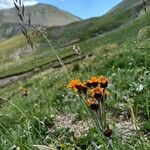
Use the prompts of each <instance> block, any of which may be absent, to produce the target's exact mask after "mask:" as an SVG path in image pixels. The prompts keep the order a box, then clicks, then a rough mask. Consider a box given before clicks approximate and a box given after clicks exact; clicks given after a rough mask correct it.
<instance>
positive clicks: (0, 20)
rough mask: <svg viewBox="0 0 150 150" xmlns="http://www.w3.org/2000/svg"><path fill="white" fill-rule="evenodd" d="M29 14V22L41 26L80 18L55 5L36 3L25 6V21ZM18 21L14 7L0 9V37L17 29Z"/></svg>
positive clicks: (69, 21)
mask: <svg viewBox="0 0 150 150" xmlns="http://www.w3.org/2000/svg"><path fill="white" fill-rule="evenodd" d="M30 14H31V24H33V25H41V26H48V27H51V26H62V25H67V24H69V23H72V22H76V21H79V20H80V18H78V17H76V16H73V15H72V14H69V13H67V12H65V11H63V10H60V9H58V8H57V7H54V6H51V5H46V4H37V5H33V6H28V7H26V8H25V23H27V24H28V18H29V15H30ZM18 22H19V19H18V16H17V14H16V10H15V8H11V9H6V10H0V29H1V31H0V37H4V36H6V37H9V36H12V35H14V34H15V33H16V32H17V31H18V26H17V27H16V23H18Z"/></svg>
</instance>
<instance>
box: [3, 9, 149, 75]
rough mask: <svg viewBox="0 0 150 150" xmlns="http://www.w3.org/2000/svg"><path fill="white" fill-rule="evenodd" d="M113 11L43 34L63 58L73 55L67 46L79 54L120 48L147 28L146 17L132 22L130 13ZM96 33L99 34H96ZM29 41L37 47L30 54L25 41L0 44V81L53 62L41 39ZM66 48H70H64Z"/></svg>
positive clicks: (17, 39)
mask: <svg viewBox="0 0 150 150" xmlns="http://www.w3.org/2000/svg"><path fill="white" fill-rule="evenodd" d="M117 10H118V8H117V9H116V10H114V13H110V14H108V15H106V16H103V17H101V18H93V19H89V20H85V21H81V22H77V23H73V24H70V25H68V26H64V27H54V28H50V29H48V30H47V31H48V38H49V39H50V40H51V41H52V44H53V45H54V48H55V49H56V51H57V52H58V53H59V51H61V52H60V53H59V55H60V56H61V57H63V56H67V55H70V54H73V50H72V46H71V45H72V44H73V43H74V42H79V45H80V46H81V48H82V51H83V53H84V52H85V51H86V52H87V51H89V52H90V51H91V50H92V49H94V48H95V47H97V46H99V45H102V44H106V43H108V42H110V41H111V42H112V43H113V42H117V43H118V44H121V43H123V42H124V41H125V40H127V38H132V37H133V36H136V35H137V33H138V32H139V30H140V29H141V28H143V27H145V26H148V25H149V20H150V17H149V15H148V16H147V18H146V15H140V16H139V17H136V18H135V19H133V16H132V15H131V14H132V13H131V12H132V11H131V10H130V11H125V10H123V11H122V13H121V12H120V13H119V14H118V13H117ZM115 12H116V13H115ZM148 14H149V12H148ZM129 16H130V17H129ZM118 22H121V24H122V25H121V26H120V27H117V26H115V25H116V24H118ZM105 29H106V30H105ZM100 31H101V32H103V33H99V34H96V33H98V32H100ZM70 33H71V34H70ZM93 35H94V36H93ZM21 37H22V36H21ZM33 39H34V43H38V44H35V49H34V50H33V51H32V50H31V49H30V48H29V46H24V44H25V40H24V39H22V38H20V37H14V38H12V39H10V40H8V41H6V42H2V43H0V47H1V64H3V63H5V65H1V66H2V67H1V68H0V76H1V77H2V76H7V75H11V74H15V73H21V72H26V71H28V70H31V69H34V68H36V67H38V66H41V65H44V64H47V63H48V62H51V61H52V60H54V59H56V58H55V57H54V55H53V54H52V52H50V51H51V50H50V48H49V47H48V45H47V43H46V42H45V40H44V39H43V38H41V37H40V36H39V37H38V38H36V39H35V38H33ZM12 41H18V43H19V46H17V44H16V45H13V44H12ZM67 45H70V46H68V47H66V46H67ZM62 46H63V48H62ZM21 47H23V48H21ZM62 51H64V52H62ZM62 54H63V55H62ZM18 55H19V56H18ZM51 58H52V59H51ZM16 64H18V65H16ZM4 66H5V67H4ZM10 68H11V69H10Z"/></svg>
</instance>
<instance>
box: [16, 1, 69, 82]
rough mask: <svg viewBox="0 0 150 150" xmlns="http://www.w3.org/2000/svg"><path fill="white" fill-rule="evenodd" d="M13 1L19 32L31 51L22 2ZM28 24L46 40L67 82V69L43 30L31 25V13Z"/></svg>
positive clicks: (31, 44) (30, 41)
mask: <svg viewBox="0 0 150 150" xmlns="http://www.w3.org/2000/svg"><path fill="white" fill-rule="evenodd" d="M13 1H14V6H15V8H16V11H17V14H18V17H19V20H20V26H21V31H22V33H23V35H24V36H25V38H26V40H27V42H28V44H29V45H30V46H31V48H32V49H33V42H32V40H31V37H30V35H29V34H28V30H27V27H26V24H25V21H24V16H25V7H24V4H23V2H22V0H13ZM28 24H29V26H30V28H31V29H32V30H33V31H34V32H38V33H40V34H41V35H42V36H43V38H44V39H45V40H46V42H47V43H48V45H49V47H50V48H51V50H52V51H53V53H54V54H55V56H56V58H57V60H58V61H59V63H60V65H61V66H62V68H63V69H64V72H65V75H66V77H67V78H68V80H70V78H71V76H70V74H69V72H68V70H67V68H66V67H65V65H64V63H63V61H62V60H61V58H60V57H59V55H58V54H57V52H56V50H55V49H54V46H53V44H52V43H51V42H50V40H49V39H48V37H47V34H46V33H45V31H44V30H43V28H42V27H39V26H36V25H31V13H30V14H29V19H28Z"/></svg>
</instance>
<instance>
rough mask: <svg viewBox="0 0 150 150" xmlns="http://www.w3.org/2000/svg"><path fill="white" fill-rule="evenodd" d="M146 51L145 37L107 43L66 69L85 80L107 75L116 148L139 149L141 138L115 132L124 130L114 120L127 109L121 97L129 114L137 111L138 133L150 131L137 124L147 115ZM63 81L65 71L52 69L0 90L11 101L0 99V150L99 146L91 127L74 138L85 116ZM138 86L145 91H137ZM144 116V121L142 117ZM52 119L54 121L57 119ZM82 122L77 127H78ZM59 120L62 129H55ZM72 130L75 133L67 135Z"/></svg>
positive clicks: (118, 120)
mask: <svg viewBox="0 0 150 150" xmlns="http://www.w3.org/2000/svg"><path fill="white" fill-rule="evenodd" d="M106 39H107V38H106ZM149 49H150V45H149V39H146V40H145V41H142V42H139V41H137V40H136V39H134V38H133V39H132V40H131V39H130V40H129V41H126V42H124V44H123V45H122V46H119V45H118V44H117V43H116V42H114V44H110V43H108V44H107V45H106V44H105V45H102V46H97V47H95V48H94V49H93V53H94V58H92V59H87V60H85V61H79V62H78V63H75V64H74V65H71V66H70V67H67V70H68V73H69V74H70V76H71V77H72V78H79V79H82V80H85V79H88V78H90V76H96V75H101V74H102V75H105V76H108V77H109V80H110V81H109V82H110V87H109V92H110V93H111V95H110V97H109V98H108V99H107V113H108V115H109V117H108V120H109V121H110V122H111V123H112V124H113V128H112V129H113V131H114V132H113V137H112V138H113V143H114V145H113V146H114V147H115V149H117V150H120V149H122V150H126V149H129V150H132V146H135V149H137V150H138V149H139V150H140V147H141V144H139V143H140V141H139V139H140V138H138V135H137V134H136V133H135V132H134V131H131V130H129V131H130V133H131V135H130V136H129V135H127V137H128V138H127V139H126V137H124V136H125V135H124V134H125V133H124V130H125V129H122V130H121V131H120V128H118V127H117V126H118V125H119V123H121V124H122V126H124V123H125V122H124V121H123V120H121V119H119V118H120V117H125V116H124V115H123V114H124V113H126V111H127V112H128V110H130V105H129V104H128V103H127V101H126V100H127V99H126V98H125V97H129V98H130V102H131V103H132V106H133V108H134V113H135V114H136V112H137V113H138V114H136V115H138V119H137V124H138V127H139V128H140V131H139V132H140V134H142V131H143V130H144V131H145V132H148V131H149V127H145V125H144V124H145V123H144V122H143V121H141V120H143V119H144V120H147V119H146V118H149V115H150V114H149V100H148V99H149V92H148V91H149V88H150V87H149V86H150V85H149V83H150V78H149V71H148V70H149V64H150V61H149ZM135 58H136V59H135ZM82 64H86V66H85V67H84V66H83V65H82ZM76 66H78V67H76ZM73 70H74V71H73ZM67 83H68V79H67V77H66V71H65V70H64V69H62V70H60V69H56V70H48V71H47V72H45V73H41V74H38V75H37V76H33V78H31V79H28V80H27V81H26V82H20V83H18V84H14V85H12V86H9V87H6V88H3V89H2V90H1V91H0V95H1V96H2V97H9V96H10V95H11V98H10V100H7V99H2V100H1V102H2V103H3V106H2V108H1V109H0V114H1V117H0V122H1V124H0V125H1V136H2V139H3V140H2V143H1V148H5V149H9V148H12V147H13V146H16V147H20V148H22V149H35V150H36V148H35V147H34V145H45V146H49V147H50V144H52V145H53V146H54V147H57V149H59V147H60V146H61V145H62V144H63V145H64V147H65V148H64V149H65V150H68V149H69V150H71V149H73V148H74V147H78V149H83V147H84V148H86V149H88V150H92V149H93V148H92V147H93V146H92V144H91V141H90V139H92V141H94V142H95V143H96V144H97V145H99V144H100V143H101V142H100V141H101V139H99V138H97V136H98V135H97V132H96V131H95V130H96V129H95V128H91V129H90V130H89V132H85V131H82V130H81V134H79V135H78V130H80V127H82V126H81V125H83V126H84V124H85V123H86V120H88V119H89V117H88V115H87V113H86V112H85V108H84V106H83V104H82V103H80V102H79V101H78V96H76V94H75V93H74V92H73V93H72V92H71V91H68V90H67V89H66V88H65V87H66V84H67ZM141 84H142V85H143V86H144V88H143V89H141V90H138V87H139V85H141ZM22 87H23V88H27V89H28V95H27V97H25V96H22V91H21V90H20V89H21V88H22ZM75 106H76V107H75ZM74 115H75V120H73V122H72V123H71V124H70V123H69V126H68V127H66V124H67V121H64V120H65V119H67V120H68V121H71V118H72V117H73V116H74ZM140 116H142V117H140ZM143 116H145V117H144V118H143ZM56 118H59V121H58V120H57V119H56ZM60 118H62V119H60ZM129 118H130V117H129ZM63 119H64V120H63ZM149 119H150V118H149ZM61 120H62V121H61ZM81 120H82V124H81V125H78V124H80V123H79V122H80V121H81ZM131 120H132V119H131ZM128 121H129V120H128ZM139 121H140V124H139ZM59 122H60V123H61V124H62V126H59V125H60V123H59ZM129 122H130V121H129ZM64 123H65V124H64ZM76 126H77V127H76ZM132 126H133V125H132V123H131V124H130V127H131V128H132ZM74 127H75V130H73V132H70V130H71V129H72V128H73V129H74ZM76 128H77V129H76ZM120 132H121V133H122V135H123V137H122V136H121V135H120ZM72 138H73V139H72ZM56 139H58V140H56ZM98 139H99V140H98ZM126 140H128V143H126ZM54 141H55V142H54ZM83 141H84V142H83ZM135 142H136V143H137V144H136V145H135ZM149 144H150V143H149V140H148V139H145V140H144V141H143V144H142V146H143V147H144V149H145V150H148V149H149ZM52 145H51V146H52ZM5 149H4V150H5Z"/></svg>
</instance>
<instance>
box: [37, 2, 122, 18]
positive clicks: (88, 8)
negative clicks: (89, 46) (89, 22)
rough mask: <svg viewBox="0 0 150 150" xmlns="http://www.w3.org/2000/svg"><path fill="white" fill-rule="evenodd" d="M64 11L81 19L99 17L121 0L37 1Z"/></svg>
mask: <svg viewBox="0 0 150 150" xmlns="http://www.w3.org/2000/svg"><path fill="white" fill-rule="evenodd" d="M38 1H39V2H41V3H49V4H52V5H55V6H57V7H59V8H61V9H63V10H66V11H68V12H70V13H72V14H74V15H77V16H79V17H81V18H84V19H85V18H90V17H94V16H101V15H103V14H104V13H106V12H107V11H108V10H110V9H111V8H112V7H114V6H115V5H116V4H118V3H119V2H121V1H122V0H38Z"/></svg>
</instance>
